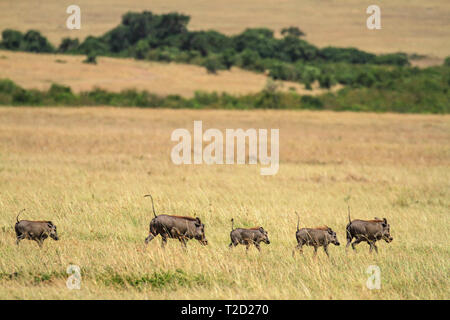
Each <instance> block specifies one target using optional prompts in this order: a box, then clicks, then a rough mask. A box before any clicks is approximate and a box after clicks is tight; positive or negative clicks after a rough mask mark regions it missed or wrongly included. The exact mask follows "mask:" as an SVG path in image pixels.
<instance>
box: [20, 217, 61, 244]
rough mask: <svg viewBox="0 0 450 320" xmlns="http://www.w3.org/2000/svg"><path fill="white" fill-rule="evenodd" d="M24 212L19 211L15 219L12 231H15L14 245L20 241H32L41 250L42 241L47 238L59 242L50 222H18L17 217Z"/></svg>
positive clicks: (54, 228)
mask: <svg viewBox="0 0 450 320" xmlns="http://www.w3.org/2000/svg"><path fill="white" fill-rule="evenodd" d="M23 211H25V209H23V210H21V211H20V212H19V214H18V215H17V217H16V221H17V222H16V224H15V226H14V229H15V231H16V237H17V238H16V244H17V245H19V242H20V240H23V239H28V240H34V241H36V242H37V243H38V245H39V247H40V248H42V244H43V243H44V240H45V239H47V238H48V237H50V238H52V239H53V240H59V237H58V232H57V231H56V226H55V225H54V224H53V222H51V221H30V220H20V221H19V215H20V214H21V213H22V212H23Z"/></svg>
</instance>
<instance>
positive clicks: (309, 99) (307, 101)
mask: <svg viewBox="0 0 450 320" xmlns="http://www.w3.org/2000/svg"><path fill="white" fill-rule="evenodd" d="M300 101H301V103H302V107H303V108H305V109H316V110H317V109H323V103H322V101H321V100H320V99H319V98H316V97H313V96H309V95H305V96H302V97H301V99H300Z"/></svg>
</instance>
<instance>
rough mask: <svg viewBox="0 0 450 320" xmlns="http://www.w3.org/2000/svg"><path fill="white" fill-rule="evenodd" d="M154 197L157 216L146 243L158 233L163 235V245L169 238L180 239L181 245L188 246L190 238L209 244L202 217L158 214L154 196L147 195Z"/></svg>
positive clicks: (151, 223) (151, 224)
mask: <svg viewBox="0 0 450 320" xmlns="http://www.w3.org/2000/svg"><path fill="white" fill-rule="evenodd" d="M145 197H150V198H151V199H152V208H153V215H154V216H155V217H154V218H153V219H152V221H151V222H150V232H149V235H148V237H147V238H145V243H146V244H148V243H149V242H150V241H152V240H153V238H155V237H156V236H157V235H158V234H160V235H161V237H162V243H161V246H162V247H163V248H164V246H165V245H166V244H167V238H171V239H178V240H179V241H180V242H181V245H182V246H184V247H186V242H187V241H188V240H190V239H196V240H198V242H200V243H201V244H202V245H207V244H208V240H206V237H205V225H204V224H203V223H202V222H201V220H200V218H198V217H197V218H192V217H182V216H172V215H167V214H160V215H158V216H157V215H156V212H155V206H154V204H153V197H152V196H151V195H149V194H148V195H145Z"/></svg>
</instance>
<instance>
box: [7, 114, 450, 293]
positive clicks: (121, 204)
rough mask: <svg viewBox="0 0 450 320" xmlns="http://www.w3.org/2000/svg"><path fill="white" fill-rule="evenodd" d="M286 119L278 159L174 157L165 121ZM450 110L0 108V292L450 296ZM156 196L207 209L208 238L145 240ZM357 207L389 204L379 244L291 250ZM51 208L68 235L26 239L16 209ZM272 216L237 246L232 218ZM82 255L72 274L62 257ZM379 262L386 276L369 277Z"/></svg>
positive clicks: (170, 204)
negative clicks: (251, 245) (76, 278)
mask: <svg viewBox="0 0 450 320" xmlns="http://www.w3.org/2000/svg"><path fill="white" fill-rule="evenodd" d="M193 120H203V126H204V128H205V129H206V128H208V127H212V128H219V129H224V128H239V127H242V128H280V147H281V149H280V159H281V163H280V171H279V173H278V174H277V175H275V176H260V175H259V169H258V167H257V166H250V165H247V166H234V165H229V166H207V165H196V166H175V165H173V164H172V163H171V161H170V156H169V155H170V150H171V148H172V147H173V145H174V144H175V143H174V142H171V141H170V134H171V132H172V130H174V129H176V128H187V129H189V130H191V131H192V125H193ZM449 141H450V117H449V116H431V115H394V114H370V113H333V112H307V111H305V112H295V111H277V112H274V111H255V112H253V111H252V112H249V111H246V112H245V111H224V110H222V111H214V110H210V111H194V110H181V111H180V110H178V111H175V110H164V109H163V110H154V109H153V110H143V109H131V108H8V107H6V108H0V212H1V215H0V228H1V230H0V256H1V259H0V298H3V299H15V298H19V299H22V298H34V299H43V298H54V299H62V298H64V299H74V298H79V299H87V298H111V299H124V298H125V299H128V298H130V299H133V298H149V299H174V298H179V299H202V298H213V299H214V298H217V299H229V298H235V299H243V298H254V299H265V298H273V299H288V298H290V299H303V298H305V299H419V298H421V299H431V298H437V299H448V298H449V297H450V295H449V271H450V270H449V261H450V259H449V258H450V252H449V245H448V244H449V215H448V213H449V208H450V194H449V190H450V188H449V187H450V185H449V181H450V179H449V178H450V172H449V165H450V145H449ZM147 193H152V194H153V196H154V198H155V202H156V207H157V211H158V212H160V213H162V212H166V213H176V214H182V215H193V214H197V215H198V216H200V217H201V218H202V220H203V221H204V222H205V224H206V233H207V237H208V240H209V246H208V247H202V246H200V245H199V244H198V243H197V242H190V243H188V249H187V250H186V251H183V250H182V249H181V248H180V246H179V243H178V242H177V241H173V240H172V241H170V242H169V244H168V246H167V248H166V250H162V249H161V248H160V240H159V239H156V240H154V241H153V242H151V243H150V244H149V245H148V247H145V246H144V242H143V241H144V238H145V237H146V236H147V231H148V223H149V221H150V219H151V218H152V214H151V204H150V202H149V200H148V199H144V198H143V197H142V196H143V195H144V194H147ZM348 194H351V200H350V203H351V207H352V216H353V217H355V218H356V217H358V218H373V217H374V216H378V217H386V218H387V219H388V221H389V222H390V224H391V232H392V235H393V237H394V241H393V242H392V243H391V244H386V243H380V245H379V249H380V253H379V254H378V255H371V254H369V252H368V246H367V245H366V244H360V245H359V248H358V249H359V251H358V253H357V254H354V253H352V252H349V253H347V254H346V253H345V250H344V248H343V246H342V245H341V246H340V247H332V248H330V255H331V258H330V259H327V258H326V256H325V254H324V253H323V251H320V252H319V255H318V257H317V258H316V259H314V258H313V255H312V249H311V248H309V250H308V249H305V254H304V256H303V257H301V256H297V257H296V258H295V259H294V258H292V256H291V250H292V249H293V247H294V246H295V237H294V233H295V224H296V218H295V215H294V210H297V211H298V212H300V214H301V225H302V226H317V225H322V224H327V225H329V226H330V227H332V228H333V229H335V230H336V231H337V233H338V238H339V240H340V241H341V243H343V244H345V225H346V223H347V212H346V210H347V208H346V205H345V202H344V197H345V196H347V195H348ZM22 208H27V211H26V212H25V213H23V218H28V219H51V220H52V221H53V222H54V223H55V224H56V225H57V226H58V230H59V233H60V236H61V240H60V241H59V242H54V241H52V240H47V241H46V242H45V244H44V248H43V249H42V250H39V249H38V247H37V245H36V243H33V242H31V241H23V242H22V243H21V244H20V247H19V248H17V247H16V245H15V235H14V230H13V225H14V222H15V216H16V214H17V212H18V211H19V210H20V209H22ZM231 217H234V219H235V221H236V224H237V225H239V226H255V225H263V226H264V227H265V228H266V229H267V230H268V231H269V237H270V239H271V242H272V243H271V244H270V245H264V244H263V245H262V253H261V254H259V253H258V252H257V251H256V250H255V249H252V250H251V251H250V252H249V253H248V255H247V254H246V253H245V249H244V248H243V247H238V248H236V249H235V250H234V251H229V250H228V248H227V245H228V243H229V231H230V227H231V226H230V219H231ZM69 264H76V265H79V266H80V267H81V269H82V277H83V280H82V288H81V290H72V291H71V290H68V289H67V288H66V284H65V281H66V279H67V276H68V275H67V274H66V268H67V266H68V265H69ZM369 265H378V266H379V267H380V268H381V277H382V287H381V290H368V289H367V288H366V286H365V282H366V279H367V277H368V275H367V274H366V273H365V272H366V269H367V267H368V266H369Z"/></svg>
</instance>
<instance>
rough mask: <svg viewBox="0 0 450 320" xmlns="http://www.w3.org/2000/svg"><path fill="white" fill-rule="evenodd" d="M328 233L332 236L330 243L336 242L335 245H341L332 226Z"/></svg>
mask: <svg viewBox="0 0 450 320" xmlns="http://www.w3.org/2000/svg"><path fill="white" fill-rule="evenodd" d="M327 231H328V234H329V236H330V243H332V244H334V245H335V246H339V245H340V243H339V240H338V238H337V235H336V232H334V231H333V230H332V229H331V228H328V230H327Z"/></svg>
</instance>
